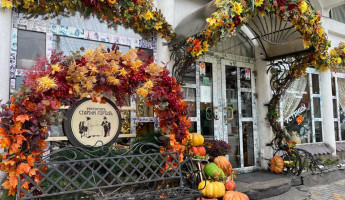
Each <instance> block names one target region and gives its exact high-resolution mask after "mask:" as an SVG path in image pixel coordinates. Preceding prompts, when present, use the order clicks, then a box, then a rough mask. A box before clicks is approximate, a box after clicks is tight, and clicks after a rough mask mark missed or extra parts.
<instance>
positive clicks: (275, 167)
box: [270, 156, 284, 174]
mask: <svg viewBox="0 0 345 200" xmlns="http://www.w3.org/2000/svg"><path fill="white" fill-rule="evenodd" d="M270 166H271V171H272V172H274V173H277V174H280V173H282V172H283V170H284V160H283V158H282V157H280V156H274V157H273V158H271V160H270Z"/></svg>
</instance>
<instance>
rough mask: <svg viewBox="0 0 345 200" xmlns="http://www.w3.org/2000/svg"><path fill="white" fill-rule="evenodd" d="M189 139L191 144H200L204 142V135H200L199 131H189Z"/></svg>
mask: <svg viewBox="0 0 345 200" xmlns="http://www.w3.org/2000/svg"><path fill="white" fill-rule="evenodd" d="M190 139H191V145H192V146H200V145H203V144H204V136H202V135H201V134H200V133H191V134H190Z"/></svg>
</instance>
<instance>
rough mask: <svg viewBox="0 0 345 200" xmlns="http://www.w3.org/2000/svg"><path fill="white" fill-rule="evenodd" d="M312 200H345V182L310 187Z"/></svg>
mask: <svg viewBox="0 0 345 200" xmlns="http://www.w3.org/2000/svg"><path fill="white" fill-rule="evenodd" d="M310 193H311V199H312V200H326V199H327V200H328V199H329V200H345V180H340V181H337V182H334V183H331V184H328V185H317V186H314V187H310Z"/></svg>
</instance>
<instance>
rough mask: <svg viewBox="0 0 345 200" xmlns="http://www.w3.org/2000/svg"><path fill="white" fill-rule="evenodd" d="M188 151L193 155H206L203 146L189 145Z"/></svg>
mask: <svg viewBox="0 0 345 200" xmlns="http://www.w3.org/2000/svg"><path fill="white" fill-rule="evenodd" d="M189 152H191V153H192V155H193V156H195V155H199V156H206V149H205V147H203V146H199V147H191V148H190V149H189Z"/></svg>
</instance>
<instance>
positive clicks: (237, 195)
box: [223, 191, 249, 200]
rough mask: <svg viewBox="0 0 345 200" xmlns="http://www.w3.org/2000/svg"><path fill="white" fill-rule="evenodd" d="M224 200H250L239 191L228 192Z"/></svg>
mask: <svg viewBox="0 0 345 200" xmlns="http://www.w3.org/2000/svg"><path fill="white" fill-rule="evenodd" d="M223 200H249V198H248V196H247V195H246V194H243V193H242V192H237V191H227V192H226V193H225V195H224V196H223Z"/></svg>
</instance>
